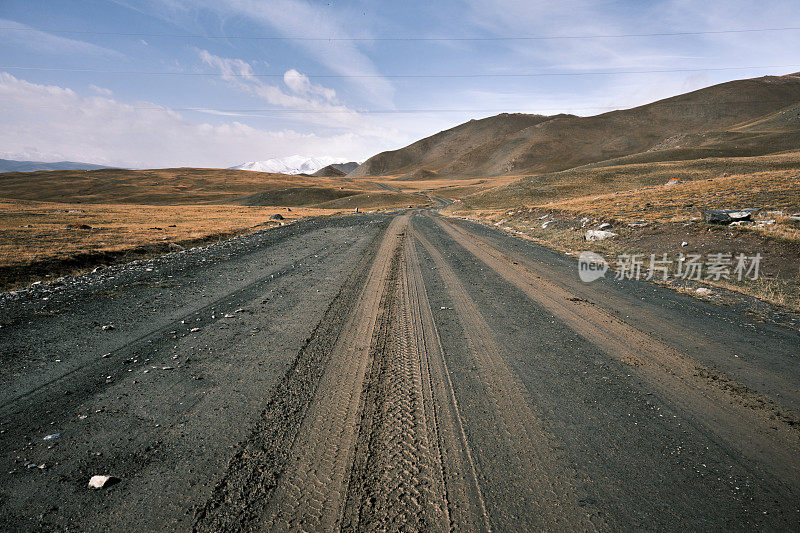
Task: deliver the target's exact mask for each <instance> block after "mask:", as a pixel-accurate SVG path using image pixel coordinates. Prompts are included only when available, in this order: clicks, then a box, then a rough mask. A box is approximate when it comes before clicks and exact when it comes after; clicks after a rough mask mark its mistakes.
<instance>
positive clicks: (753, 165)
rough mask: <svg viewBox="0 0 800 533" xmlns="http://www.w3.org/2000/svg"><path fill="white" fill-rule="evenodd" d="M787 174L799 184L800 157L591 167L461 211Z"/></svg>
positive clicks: (487, 195)
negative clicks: (669, 184)
mask: <svg viewBox="0 0 800 533" xmlns="http://www.w3.org/2000/svg"><path fill="white" fill-rule="evenodd" d="M769 171H776V172H778V171H781V172H785V173H786V174H785V175H787V176H794V179H795V180H797V176H798V171H800V152H789V153H784V154H777V155H768V156H758V157H714V158H706V159H696V160H690V161H664V162H654V163H636V164H623V165H608V166H601V165H600V164H597V165H587V166H583V167H577V168H573V169H570V170H565V171H562V172H553V173H548V174H541V175H537V176H528V177H525V178H522V179H520V180H518V181H515V182H513V183H510V184H508V185H506V186H502V187H497V188H494V189H491V190H488V191H485V192H482V193H479V194H475V195H473V196H471V197H468V198H465V199H464V200H463V202H462V203H461V207H460V209H464V210H475V209H487V208H499V209H503V208H506V209H507V208H510V207H514V206H518V205H529V206H530V205H544V204H548V203H550V202H559V201H562V200H567V199H571V198H580V197H590V198H593V197H595V196H598V195H606V194H611V193H614V192H620V191H631V190H635V189H636V190H638V189H641V188H643V187H647V188H649V187H658V186H660V185H663V184H665V183H667V181H669V180H670V179H672V178H678V179H679V180H680V182H681V183H685V182H692V181H701V180H707V179H717V178H721V177H726V175H729V176H734V175H735V176H743V175H755V174H760V173H764V172H769Z"/></svg>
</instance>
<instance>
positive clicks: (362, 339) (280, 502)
mask: <svg viewBox="0 0 800 533" xmlns="http://www.w3.org/2000/svg"><path fill="white" fill-rule="evenodd" d="M407 223H408V216H407V215H406V216H402V217H397V218H395V219H394V220H393V221H392V222H391V224H390V225H389V228H388V230H387V234H386V237H385V238H384V240H383V242H382V243H381V245H380V248H379V249H378V252H377V254H376V256H375V260H374V262H373V264H372V267H371V269H370V271H369V274H368V277H367V280H366V283H365V284H364V287H363V289H362V291H361V293H360V296H359V298H358V301H357V302H356V306H355V313H354V314H353V315H352V316H351V317H350V318H349V320H348V321H347V323H346V324H345V326H344V329H343V331H342V334H341V335H340V336H339V339H338V341H337V342H336V344H335V345H334V347H333V350H332V353H331V354H330V359H329V362H328V365H327V368H326V370H325V374H324V375H323V376H322V379H321V381H320V384H319V386H318V388H317V392H316V396H315V401H314V402H313V403H312V404H311V405H310V406H309V409H308V412H307V413H306V416H305V419H304V421H303V424H302V426H301V428H300V433H299V435H298V437H297V439H296V440H295V442H294V444H293V446H292V451H291V455H292V456H293V457H294V458H295V459H294V461H293V464H292V465H291V466H290V467H289V468H288V469H287V471H286V475H285V476H284V477H282V478H281V479H280V481H279V483H278V486H277V488H276V490H275V493H274V495H273V497H272V498H271V500H270V502H269V504H268V505H267V508H266V510H265V513H264V514H263V516H262V519H261V520H259V522H260V524H259V527H258V528H259V529H270V530H279V531H283V530H291V531H296V530H317V531H318V530H323V529H324V530H332V529H338V528H340V527H341V518H342V512H343V506H344V502H345V497H346V494H345V493H346V487H347V480H348V474H349V473H350V469H351V465H352V460H353V454H354V446H355V441H356V437H357V435H358V429H359V422H360V419H359V414H360V413H359V407H360V401H361V393H362V388H363V386H364V380H365V378H366V373H367V369H368V363H369V355H370V348H371V346H372V340H373V335H374V332H375V328H376V321H377V317H378V316H379V311H380V304H381V301H382V299H383V295H384V293H385V292H386V288H387V280H388V277H389V271H390V267H391V262H392V258H393V255H394V253H395V251H396V250H397V249H398V246H399V245H400V243H401V239H402V233H403V231H404V230H405V227H406V225H407Z"/></svg>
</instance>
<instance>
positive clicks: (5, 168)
mask: <svg viewBox="0 0 800 533" xmlns="http://www.w3.org/2000/svg"><path fill="white" fill-rule="evenodd" d="M98 168H109V167H107V166H103V165H93V164H92V163H78V162H75V161H56V162H55V163H43V162H41V161H16V160H13V159H0V172H36V171H38V170H93V169H98Z"/></svg>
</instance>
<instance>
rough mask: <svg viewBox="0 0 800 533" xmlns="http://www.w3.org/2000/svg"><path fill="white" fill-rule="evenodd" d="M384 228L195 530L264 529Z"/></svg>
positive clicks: (242, 448)
mask: <svg viewBox="0 0 800 533" xmlns="http://www.w3.org/2000/svg"><path fill="white" fill-rule="evenodd" d="M384 240H385V231H382V232H381V233H379V234H378V236H377V237H376V238H375V239H374V240H373V241H372V243H371V244H370V245H369V246H368V247H367V249H366V250H365V252H364V254H363V256H362V257H361V258H360V259H359V260H358V261H357V262H356V264H354V265H353V271H352V273H351V275H350V276H349V278H348V279H347V280H346V281H345V283H344V284H343V285H342V287H341V289H340V290H339V292H338V293H337V295H336V296H335V297H334V299H333V301H332V302H331V304H330V306H329V307H328V309H327V310H326V312H325V315H324V316H323V317H322V320H320V322H319V323H318V324H317V326H316V327H315V328H314V331H312V332H311V335H310V336H309V338H308V339H307V341H306V344H305V345H304V346H303V348H302V349H301V350H300V352H299V353H298V355H297V357H296V359H295V361H294V363H293V365H292V367H291V368H289V370H288V371H287V373H286V375H285V377H284V379H283V381H282V382H281V383H280V384H279V385H278V386H277V387H276V388H275V389H274V390H273V393H272V397H271V398H270V400H269V403H268V404H267V406H266V408H265V409H264V412H263V413H262V415H261V419H260V420H259V422H258V423H257V424H256V425H255V427H254V428H253V430H252V432H251V434H250V437H248V438H247V439H246V440H245V441H243V442H242V443H240V444H239V445H238V447H237V448H238V449H237V451H236V452H235V453H234V455H233V457H232V458H231V460H230V462H229V464H228V468H227V471H226V473H225V475H224V476H223V477H222V479H221V480H220V481H219V482H218V483H217V485H216V487H215V489H214V493H213V494H212V496H211V497H210V498H209V500H208V501H207V502H206V503H205V504H204V505H203V506H202V507H201V508H199V509H198V510H197V511H196V512H195V521H194V526H193V530H194V531H210V532H215V533H216V532H219V531H254V530H258V531H260V530H264V529H266V526H265V524H264V520H265V516H266V515H267V511H266V510H267V509H269V508H270V507H269V506H270V505H271V499H272V497H273V495H274V494H275V492H276V489H277V488H278V485H279V483H280V480H281V478H282V477H283V475H284V473H285V472H286V471H287V470H291V467H292V466H293V465H294V463H295V458H296V457H297V452H296V451H295V448H294V447H293V445H295V444H296V442H297V440H298V433H299V432H300V428H301V426H302V424H303V420H304V417H305V416H306V413H307V412H308V411H309V406H310V404H311V403H312V401H313V399H314V395H315V394H316V391H317V389H318V388H319V383H320V381H321V379H322V376H323V374H324V373H325V371H326V367H327V364H328V361H329V360H330V358H331V357H332V353H333V352H334V350H335V348H336V346H337V345H341V343H340V342H339V341H340V339H341V337H342V332H343V331H344V329H345V326H346V325H347V323H348V321H349V320H350V317H351V316H352V315H353V313H354V312H355V310H356V309H357V307H356V305H357V304H358V302H359V295H363V287H364V282H365V280H367V278H368V275H369V273H370V266H371V265H372V264H373V257H374V254H375V253H376V251H377V250H378V248H379V245H380V244H381V243H382V242H383V241H384Z"/></svg>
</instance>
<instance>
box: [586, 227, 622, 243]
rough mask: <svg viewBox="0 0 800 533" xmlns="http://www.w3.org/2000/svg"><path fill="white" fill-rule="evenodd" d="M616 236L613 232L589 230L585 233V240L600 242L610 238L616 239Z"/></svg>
mask: <svg viewBox="0 0 800 533" xmlns="http://www.w3.org/2000/svg"><path fill="white" fill-rule="evenodd" d="M616 235H617V234H616V233H614V232H613V231H605V230H595V229H590V230H587V231H586V240H587V241H602V240H604V239H610V238H611V237H616Z"/></svg>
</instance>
